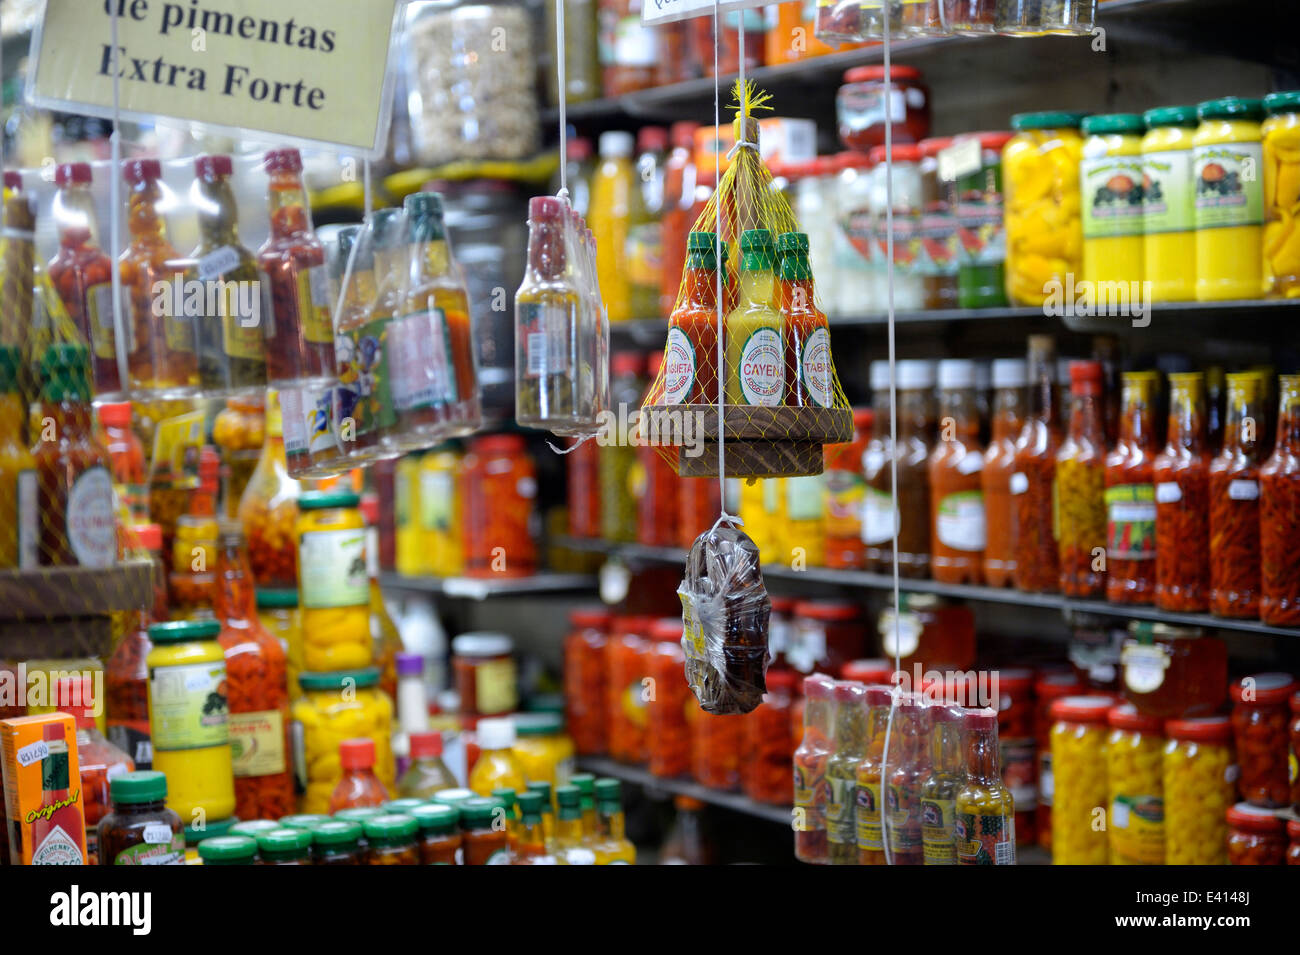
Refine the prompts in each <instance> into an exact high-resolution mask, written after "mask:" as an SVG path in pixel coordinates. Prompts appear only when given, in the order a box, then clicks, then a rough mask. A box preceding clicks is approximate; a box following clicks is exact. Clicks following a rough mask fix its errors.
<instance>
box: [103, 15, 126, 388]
mask: <svg viewBox="0 0 1300 955" xmlns="http://www.w3.org/2000/svg"><path fill="white" fill-rule="evenodd" d="M117 6H118V5H117V4H112V5H111V6H110V7H109V27H110V29H111V30H112V42H113V132H112V133H110V134H109V137H108V143H109V149H110V155H111V156H112V166H111V167H110V169H109V174H108V255H109V261H110V262H113V263H115V264H114V267H113V268H112V269H110V270H109V271H110V273H111V274H112V281H113V285H112V288H113V340H114V341H115V342H116V343H117V348H116V352H117V378H118V382H119V385H120V387H121V389H122V390H123V391H129V390H130V387H131V368H130V362H129V360H128V356H127V349H128V347H129V345H128V343H129V341H130V339H128V338H127V334H126V316H125V315H124V314H122V272H121V270H120V269H118V268H117V267H116V262H117V258H118V252H119V249H118V230H119V229H120V228H121V227H122V212H121V207H122V128H121V119H122V116H121V112H122V81H121V78H120V76H119V75H118V72H119V71H118V68H117V60H118V53H119V50H118V45H117Z"/></svg>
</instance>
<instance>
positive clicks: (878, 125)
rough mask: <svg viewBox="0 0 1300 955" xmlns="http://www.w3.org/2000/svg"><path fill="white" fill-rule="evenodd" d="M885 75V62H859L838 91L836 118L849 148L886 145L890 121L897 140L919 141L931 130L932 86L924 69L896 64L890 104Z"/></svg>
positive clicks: (863, 149)
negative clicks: (877, 63) (887, 126)
mask: <svg viewBox="0 0 1300 955" xmlns="http://www.w3.org/2000/svg"><path fill="white" fill-rule="evenodd" d="M885 76H886V74H885V68H884V67H883V66H859V67H855V68H854V69H851V70H849V71H848V72H847V73H845V74H844V85H843V86H841V87H840V88H839V90H838V92H836V94H835V118H836V122H837V123H838V124H839V133H840V142H842V143H843V144H844V147H845V148H846V149H855V150H858V151H859V152H865V151H867V150H869V149H871V148H872V147H873V146H879V145H882V144H883V143H884V141H885V125H886V123H888V124H890V125H891V127H892V129H891V136H892V138H893V142H894V143H895V144H898V143H919V142H920V141H921V140H922V139H924V138H925V137H926V136H928V135H929V134H930V90H929V87H927V86H926V85H925V82H924V80H923V79H922V77H921V71H920V70H918V69H916V68H915V67H911V66H903V65H902V64H900V63H894V64H892V65H891V67H890V74H889V79H890V84H889V102H888V104H886V101H885ZM894 158H895V159H897V158H898V157H897V155H895V157H894Z"/></svg>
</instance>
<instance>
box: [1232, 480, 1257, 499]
mask: <svg viewBox="0 0 1300 955" xmlns="http://www.w3.org/2000/svg"><path fill="white" fill-rule="evenodd" d="M1228 497H1229V499H1230V500H1233V501H1255V500H1258V499H1259V482H1258V481H1243V480H1241V479H1240V478H1237V479H1234V480H1232V481H1229V482H1228Z"/></svg>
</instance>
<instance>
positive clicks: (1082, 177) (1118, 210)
mask: <svg viewBox="0 0 1300 955" xmlns="http://www.w3.org/2000/svg"><path fill="white" fill-rule="evenodd" d="M1082 128H1083V134H1084V135H1085V136H1087V137H1088V138H1087V140H1086V141H1085V142H1084V144H1083V161H1082V162H1081V163H1080V167H1079V189H1080V191H1081V192H1082V200H1081V203H1080V208H1081V212H1082V215H1083V278H1084V279H1085V280H1086V281H1089V282H1124V283H1125V284H1126V287H1127V288H1131V289H1137V288H1139V285H1138V284H1137V283H1140V282H1141V281H1142V279H1143V276H1144V272H1143V264H1142V256H1143V246H1144V239H1143V227H1142V221H1143V220H1142V197H1143V195H1144V192H1143V186H1142V168H1143V167H1142V155H1141V154H1142V133H1143V132H1144V131H1145V129H1146V121H1145V120H1144V119H1143V118H1142V117H1141V116H1139V115H1138V114H1136V113H1113V114H1111V115H1108V116H1089V117H1087V118H1086V119H1084V121H1083V124H1082Z"/></svg>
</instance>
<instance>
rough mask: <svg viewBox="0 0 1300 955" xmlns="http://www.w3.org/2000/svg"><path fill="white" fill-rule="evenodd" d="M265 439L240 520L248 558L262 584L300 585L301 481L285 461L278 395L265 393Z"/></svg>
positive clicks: (243, 496)
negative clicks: (294, 476)
mask: <svg viewBox="0 0 1300 955" xmlns="http://www.w3.org/2000/svg"><path fill="white" fill-rule="evenodd" d="M264 433H265V440H264V443H263V445H262V453H261V456H260V457H259V458H258V459H257V466H256V467H255V468H254V469H253V473H252V475H250V477H249V479H248V484H247V485H246V486H245V488H244V492H243V494H242V496H241V497H239V499H238V500H239V510H238V517H239V522H240V523H241V524H242V525H243V526H244V536H245V538H246V539H247V541H248V562H249V564H250V566H251V567H252V570H253V577H254V578H255V579H256V580H257V585H258V586H259V587H297V586H298V547H297V536H296V534H295V530H294V525H295V524H296V522H297V520H298V493H299V485H298V482H297V481H295V480H294V479H293V478H291V477H289V472H288V466H287V464H286V462H285V452H284V431H283V418H282V416H281V412H280V399H279V395H278V394H277V393H276V392H274V391H268V392H267V396H266V426H265V432H264Z"/></svg>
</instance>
